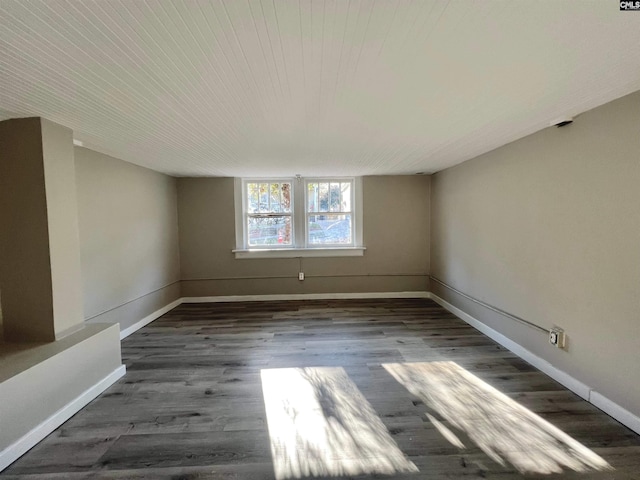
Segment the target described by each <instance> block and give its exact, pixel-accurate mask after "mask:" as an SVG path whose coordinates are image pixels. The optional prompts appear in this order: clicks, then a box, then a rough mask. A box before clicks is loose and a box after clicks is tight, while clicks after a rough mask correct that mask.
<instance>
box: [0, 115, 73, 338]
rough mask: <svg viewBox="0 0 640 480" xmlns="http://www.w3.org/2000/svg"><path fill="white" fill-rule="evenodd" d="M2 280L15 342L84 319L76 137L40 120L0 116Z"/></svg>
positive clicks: (8, 330) (7, 329)
mask: <svg viewBox="0 0 640 480" xmlns="http://www.w3.org/2000/svg"><path fill="white" fill-rule="evenodd" d="M0 152H2V156H1V157H0V228H2V232H3V234H2V236H0V243H2V246H1V248H0V267H1V268H0V286H1V287H2V292H3V315H4V320H3V323H4V324H3V329H4V334H5V337H6V338H7V339H10V340H12V341H39V340H44V341H50V340H54V339H55V338H56V337H58V336H61V335H63V334H64V333H65V332H66V331H68V330H69V329H70V328H73V327H76V326H78V325H80V324H81V323H82V320H83V317H82V300H81V299H82V292H81V279H80V261H79V256H78V242H79V240H78V220H77V214H76V211H77V203H76V195H75V190H74V189H73V188H71V189H69V185H73V184H74V183H75V180H74V161H73V137H72V132H71V130H69V129H68V128H65V127H62V126H60V125H56V124H55V123H52V122H49V121H47V120H44V119H40V118H22V119H12V120H6V121H3V122H0Z"/></svg>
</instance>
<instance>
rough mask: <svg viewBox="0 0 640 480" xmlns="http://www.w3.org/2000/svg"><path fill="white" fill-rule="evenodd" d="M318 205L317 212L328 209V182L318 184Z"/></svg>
mask: <svg viewBox="0 0 640 480" xmlns="http://www.w3.org/2000/svg"><path fill="white" fill-rule="evenodd" d="M318 206H319V207H320V208H319V209H318V210H317V211H319V212H328V211H329V184H328V183H319V184H318Z"/></svg>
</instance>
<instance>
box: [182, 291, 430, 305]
mask: <svg viewBox="0 0 640 480" xmlns="http://www.w3.org/2000/svg"><path fill="white" fill-rule="evenodd" d="M357 298H429V292H368V293H292V294H282V295H229V296H214V297H183V298H182V303H210V302H211V303H213V302H264V301H269V300H340V299H357Z"/></svg>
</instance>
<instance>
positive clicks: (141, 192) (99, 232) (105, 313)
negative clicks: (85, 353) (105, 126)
mask: <svg viewBox="0 0 640 480" xmlns="http://www.w3.org/2000/svg"><path fill="white" fill-rule="evenodd" d="M75 159H76V178H77V183H76V184H77V192H78V205H79V224H80V253H81V263H82V276H83V284H84V315H85V318H87V319H89V320H90V321H91V322H120V327H121V329H124V328H126V327H128V326H130V325H131V324H133V323H135V322H137V321H139V320H141V319H142V318H144V317H145V316H147V315H149V314H151V313H153V312H154V311H156V310H158V309H160V308H162V307H164V306H166V305H167V304H168V303H170V302H172V301H174V300H176V299H178V298H179V297H180V284H179V280H180V277H179V276H180V260H179V257H178V223H177V207H176V180H175V179H174V178H172V177H169V176H167V175H163V174H160V173H157V172H154V171H152V170H148V169H145V168H142V167H138V166H136V165H132V164H130V163H126V162H123V161H121V160H118V159H116V158H112V157H109V156H107V155H103V154H100V153H97V152H94V151H92V150H88V149H86V148H79V147H76V149H75Z"/></svg>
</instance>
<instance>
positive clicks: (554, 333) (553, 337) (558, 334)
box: [549, 327, 564, 348]
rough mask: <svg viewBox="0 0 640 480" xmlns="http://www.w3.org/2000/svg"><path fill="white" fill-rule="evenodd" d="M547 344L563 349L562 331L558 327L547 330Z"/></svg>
mask: <svg viewBox="0 0 640 480" xmlns="http://www.w3.org/2000/svg"><path fill="white" fill-rule="evenodd" d="M549 343H550V344H551V345H553V346H554V347H558V348H564V330H563V329H561V328H560V327H553V328H552V329H551V330H549Z"/></svg>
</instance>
